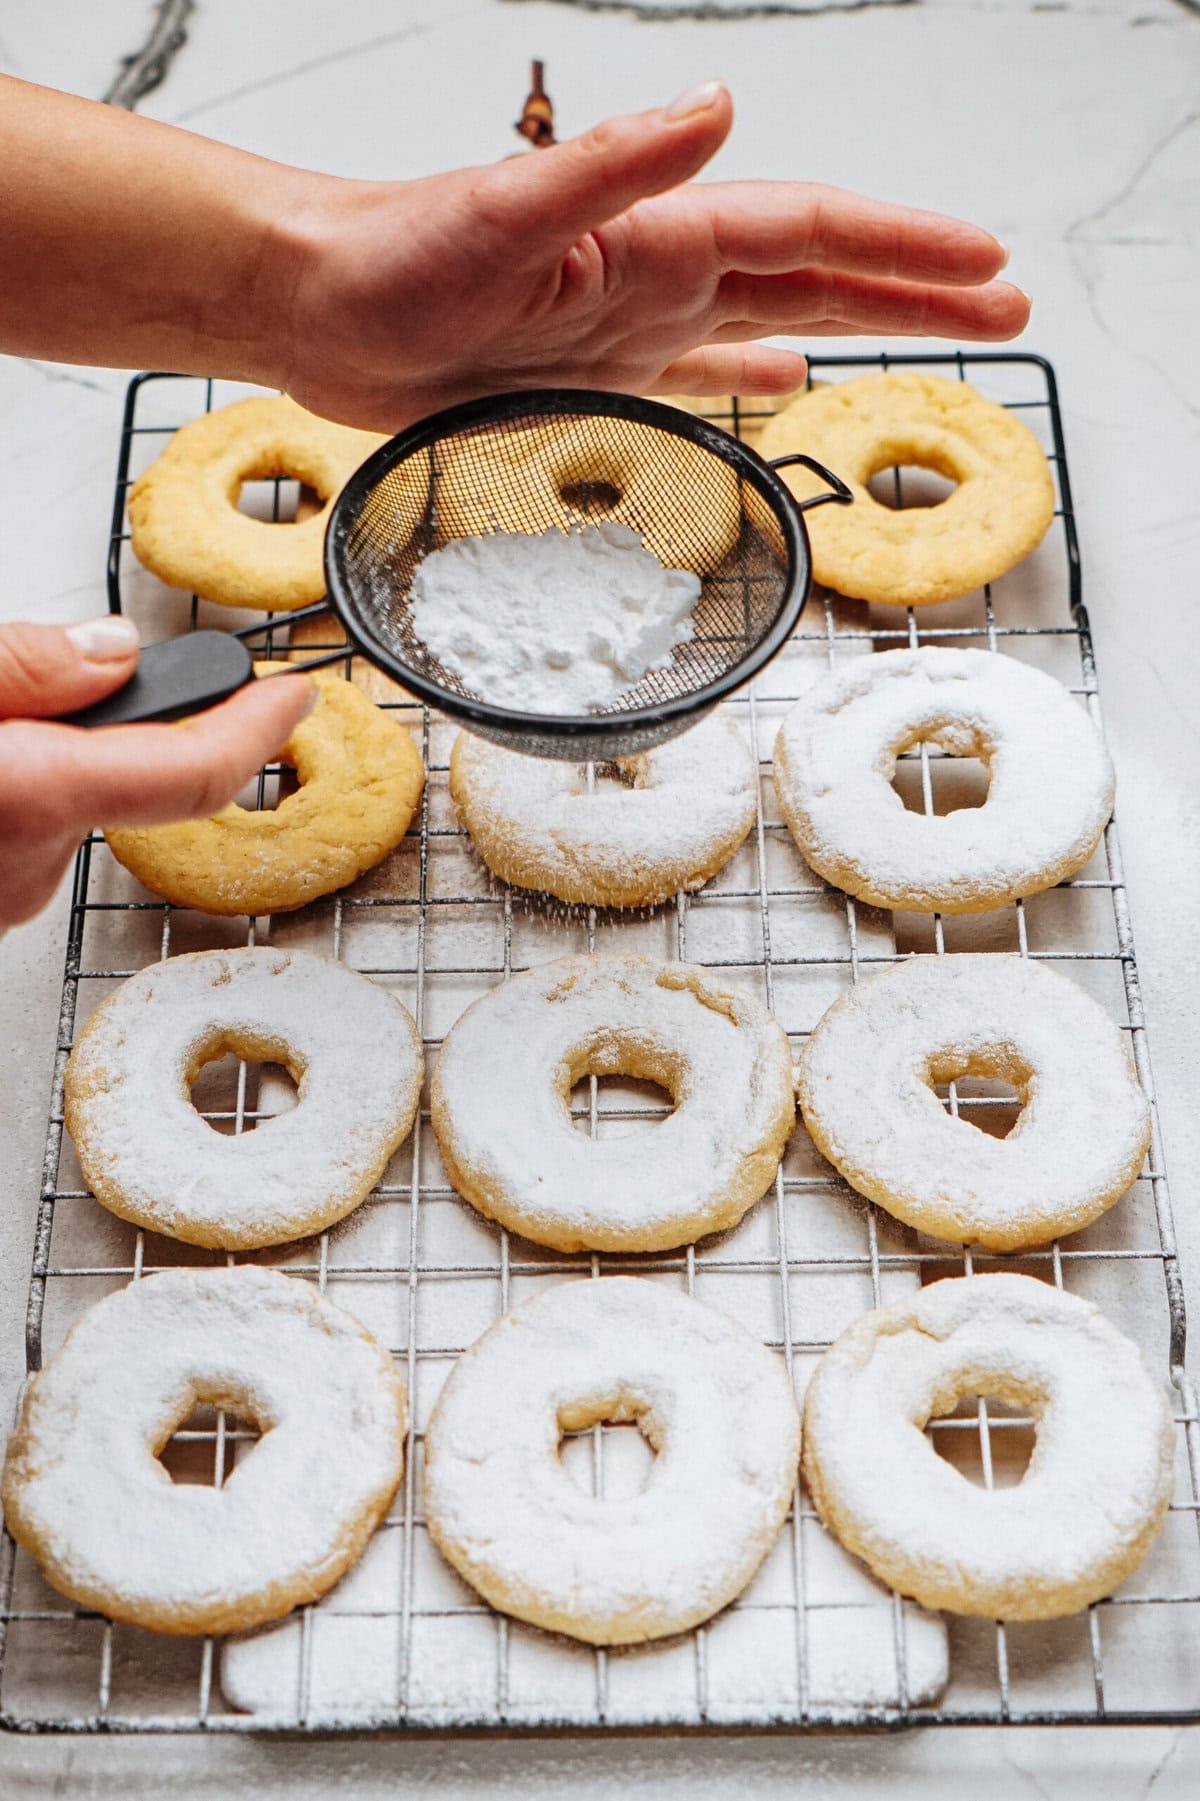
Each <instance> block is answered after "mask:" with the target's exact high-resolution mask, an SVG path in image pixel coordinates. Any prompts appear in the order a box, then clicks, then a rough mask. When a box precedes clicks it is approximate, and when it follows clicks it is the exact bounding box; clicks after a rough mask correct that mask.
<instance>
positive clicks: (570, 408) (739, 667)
mask: <svg viewBox="0 0 1200 1801" xmlns="http://www.w3.org/2000/svg"><path fill="white" fill-rule="evenodd" d="M531 412H532V413H536V412H546V413H553V412H561V413H563V414H584V415H587V414H591V415H593V416H599V417H601V418H608V419H628V420H632V421H634V422H635V423H637V424H641V425H653V426H657V427H658V428H659V429H660V430H663V431H666V432H669V433H671V435H672V436H674V437H676V438H680V439H682V440H683V441H684V442H685V443H688V444H698V445H700V446H701V448H703V449H704V450H707V451H708V452H710V454H712V455H713V456H716V457H719V458H720V459H721V461H722V462H724V463H725V464H727V465H728V466H729V467H730V468H732V469H733V470H734V471H735V472H736V473H737V474H738V475H739V476H740V477H741V478H742V479H743V480H744V481H745V482H746V483H747V484H748V485H749V486H750V487H752V488H754V489H755V490H756V492H757V493H758V494H759V496H760V497H761V498H762V499H763V500H764V501H765V502H766V504H767V505H768V506H769V507H770V509H771V511H772V513H773V514H774V516H775V518H776V520H777V521H778V524H779V528H780V531H781V532H782V534H783V541H784V545H785V547H786V551H787V572H786V576H785V582H784V593H783V599H782V601H781V603H780V607H779V611H778V613H777V615H776V617H775V619H774V621H773V623H772V624H771V626H770V627H769V629H768V630H767V631H766V632H764V633H763V636H762V637H761V638H760V639H759V641H758V643H757V644H756V645H755V646H754V647H753V649H751V650H749V651H747V652H746V654H745V655H744V656H743V657H741V658H740V659H739V660H738V661H737V662H736V663H734V664H732V665H731V666H730V667H729V668H728V669H726V670H725V671H724V672H723V673H722V674H721V675H719V676H714V677H713V678H712V679H711V680H709V681H707V682H704V683H703V684H701V685H700V686H699V687H697V688H694V689H693V690H692V691H691V692H690V693H688V694H683V695H677V696H674V697H672V698H670V699H667V700H663V701H661V702H658V703H657V704H654V705H651V706H640V707H629V708H626V709H623V710H620V711H617V712H611V713H575V714H570V713H526V712H521V711H518V710H517V709H515V708H512V707H502V706H497V705H495V704H494V703H492V702H491V701H485V700H479V699H476V698H474V697H472V696H468V695H463V694H460V693H458V692H457V691H456V690H455V689H453V688H447V687H443V685H442V684H441V683H440V682H438V681H435V680H434V679H433V678H432V677H430V676H428V675H425V674H423V673H422V672H421V671H419V670H417V669H414V668H413V667H412V665H411V664H409V663H407V662H405V661H404V660H403V659H402V658H400V657H397V656H396V655H395V653H394V652H393V651H392V649H391V647H390V645H388V644H387V643H385V642H384V641H383V640H382V638H380V637H379V636H377V635H376V634H375V632H374V631H373V629H372V626H371V622H370V620H369V618H368V617H367V616H366V615H365V613H364V611H363V610H362V609H361V608H360V605H359V602H358V599H357V597H356V596H355V594H354V593H353V591H352V589H351V586H350V583H349V580H348V577H347V566H348V563H349V539H350V533H351V531H352V530H353V528H354V525H355V524H356V522H357V520H358V517H359V514H360V512H361V510H362V508H363V505H364V504H365V502H366V500H367V497H368V496H369V495H370V493H371V491H372V490H373V489H374V488H375V486H376V485H377V484H378V483H379V482H380V481H381V480H382V479H383V477H384V476H385V475H387V474H388V473H389V472H390V471H391V470H392V469H394V468H396V467H397V465H398V464H400V463H403V462H405V461H407V460H408V458H410V457H412V456H415V455H416V454H417V453H418V452H419V451H422V450H426V449H428V448H429V447H430V446H431V445H433V444H435V443H436V442H437V441H438V440H439V439H441V438H444V437H446V436H447V435H449V434H450V433H453V432H458V431H461V430H463V429H464V428H467V427H470V426H476V425H490V424H503V423H505V422H506V421H509V420H514V419H517V418H519V417H522V416H527V415H528V414H530V413H531ZM325 582H326V590H327V594H328V599H329V602H330V604H331V605H332V607H333V610H334V612H335V613H336V614H337V616H338V618H339V619H340V620H341V623H342V625H343V626H344V627H345V629H346V632H347V634H348V636H349V637H350V639H351V641H352V642H353V643H354V645H355V646H356V647H357V649H358V650H360V651H361V652H362V653H363V655H364V656H366V657H369V658H370V660H371V661H372V662H374V663H376V664H378V665H379V667H380V668H382V669H383V670H384V671H385V672H386V673H387V674H388V675H390V676H391V677H392V678H393V679H394V680H395V681H397V682H399V683H400V685H401V687H403V688H406V689H408V691H409V692H410V693H412V694H415V695H416V696H417V697H418V699H420V700H423V701H425V702H426V703H427V704H428V705H430V706H435V707H437V708H438V709H439V710H440V711H441V712H444V713H447V714H449V715H450V716H451V717H452V718H455V719H460V720H462V721H463V722H464V723H466V724H468V725H472V724H473V725H476V726H478V727H479V728H480V729H481V730H482V731H483V732H484V733H485V734H487V735H490V736H496V737H499V736H500V735H501V734H503V735H504V736H506V737H511V738H513V739H517V738H525V739H527V738H531V737H541V738H544V739H545V738H551V739H555V738H556V739H560V740H564V741H570V740H571V739H576V738H585V737H586V738H590V739H593V740H600V741H602V742H611V743H613V744H614V745H615V744H616V742H617V741H618V740H620V739H623V738H628V737H630V736H633V735H637V734H639V733H643V732H649V733H654V732H656V729H657V731H658V732H659V733H661V735H662V736H664V737H665V736H669V735H670V733H669V731H668V730H666V729H664V728H668V727H670V726H671V724H672V723H675V724H676V727H677V729H680V728H679V722H681V721H683V720H686V719H690V718H691V717H692V716H693V715H696V714H700V713H704V712H707V711H708V710H709V709H710V708H711V707H713V706H715V705H716V703H717V702H718V701H720V700H723V699H724V698H725V696H726V695H727V694H730V693H732V692H733V690H734V689H736V688H740V687H742V686H744V684H745V683H746V682H748V681H749V680H750V679H751V677H752V676H754V675H756V674H757V673H758V671H759V670H760V669H761V668H762V667H763V666H764V664H766V663H769V662H770V660H771V658H772V657H773V656H775V655H776V653H777V652H778V651H779V650H781V649H782V647H783V645H784V644H785V643H786V641H787V639H788V638H789V637H790V636H791V634H792V632H793V631H794V630H795V627H796V622H797V620H798V619H799V618H800V615H801V613H802V612H803V610H804V606H805V603H806V602H807V600H808V596H809V592H810V589H811V586H812V555H811V551H810V548H809V541H808V532H807V529H806V527H805V524H804V520H803V518H802V516H801V513H800V510H799V508H798V506H797V503H796V501H795V499H794V497H793V495H792V494H791V492H790V490H789V489H788V488H787V486H786V485H785V483H784V482H783V481H782V480H781V479H780V478H779V476H778V475H776V473H775V471H774V470H773V469H772V468H771V465H770V464H769V463H767V462H764V460H763V458H762V457H760V456H759V455H758V454H757V452H756V451H754V450H751V449H750V448H749V446H748V445H746V444H743V443H742V442H741V440H740V439H738V438H735V437H733V436H731V435H730V433H729V432H725V431H722V430H721V428H720V427H719V426H717V425H713V424H711V423H710V421H709V420H707V419H700V418H696V417H694V416H693V415H692V414H690V413H685V412H683V411H682V410H681V409H680V408H678V407H673V406H669V405H667V404H665V403H663V402H661V401H657V400H648V399H646V398H645V397H644V396H641V395H633V394H619V393H614V392H610V391H608V390H603V389H592V388H522V389H520V390H516V391H513V392H511V393H504V394H493V395H488V396H485V397H484V398H483V399H481V400H468V401H463V402H461V403H460V404H459V405H457V406H452V407H447V408H445V409H444V410H443V411H442V412H440V413H433V414H431V415H430V416H429V417H428V418H426V419H422V420H420V421H419V422H418V423H417V424H416V425H412V426H409V427H408V428H407V430H405V431H402V432H400V433H398V434H397V436H396V437H394V438H390V439H389V440H388V442H387V443H386V444H381V445H380V447H379V449H378V450H376V451H373V452H372V454H371V455H370V456H369V457H368V458H367V460H366V462H365V463H363V464H362V465H361V467H360V468H359V469H357V470H356V471H355V473H354V474H353V475H352V476H351V477H350V480H349V481H348V482H347V483H346V486H345V487H344V488H343V489H342V491H341V493H340V494H339V495H338V497H337V499H336V500H335V501H334V504H333V506H332V508H331V509H330V514H329V522H328V525H327V526H326V531H325Z"/></svg>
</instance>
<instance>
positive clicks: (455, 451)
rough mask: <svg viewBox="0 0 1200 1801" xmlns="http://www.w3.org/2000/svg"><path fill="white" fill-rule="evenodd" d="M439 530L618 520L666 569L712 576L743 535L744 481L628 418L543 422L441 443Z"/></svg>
mask: <svg viewBox="0 0 1200 1801" xmlns="http://www.w3.org/2000/svg"><path fill="white" fill-rule="evenodd" d="M437 469H438V473H439V476H440V479H439V481H438V483H437V505H438V527H439V530H440V531H441V532H443V533H444V534H445V536H446V537H448V538H466V537H471V536H475V535H477V534H482V533H486V532H497V531H499V532H543V531H546V530H548V529H549V528H552V527H553V528H557V529H558V530H563V529H565V527H566V526H567V524H568V523H569V522H570V521H572V520H574V521H576V522H577V523H588V524H592V525H596V524H599V523H600V522H601V521H603V520H611V521H613V522H614V523H616V524H618V525H627V526H629V527H630V528H631V530H633V531H635V532H638V533H640V535H641V538H642V541H643V543H644V544H645V546H646V549H647V550H649V551H652V552H653V554H654V555H655V556H656V557H657V558H658V560H659V562H660V563H661V564H662V565H663V567H664V568H665V569H690V570H691V571H692V572H693V574H695V575H705V574H707V573H708V572H709V571H711V570H713V569H715V568H716V567H717V565H718V564H719V563H720V562H721V560H722V559H723V558H724V556H725V555H726V554H727V552H728V551H729V550H730V548H731V547H732V546H733V544H734V543H735V542H736V540H737V536H738V533H739V531H740V530H741V523H742V503H741V496H740V492H739V487H738V477H737V475H736V474H735V472H734V470H733V469H732V468H729V467H728V466H727V465H726V464H724V463H723V462H722V461H721V460H720V458H718V457H714V456H713V454H712V452H711V451H708V450H705V449H704V448H703V447H702V446H700V445H698V444H692V443H689V442H688V441H687V440H686V439H684V438H678V437H676V436H675V435H674V433H673V432H669V431H662V430H657V429H655V428H654V427H653V426H649V425H639V426H638V427H637V428H636V431H635V432H631V429H630V428H629V427H628V426H627V425H626V426H624V428H622V422H621V421H619V420H616V421H613V420H605V419H600V418H597V419H588V420H578V419H576V420H563V421H561V422H559V423H554V422H547V421H546V420H540V421H538V422H537V423H536V424H535V425H533V426H531V427H530V428H528V429H524V430H508V431H504V432H496V433H493V434H491V435H490V436H489V438H488V441H487V446H486V453H482V452H481V447H480V444H479V441H478V439H477V437H475V436H467V437H463V438H461V439H454V438H450V439H447V440H446V441H445V442H444V443H443V444H441V445H439V446H438V450H437Z"/></svg>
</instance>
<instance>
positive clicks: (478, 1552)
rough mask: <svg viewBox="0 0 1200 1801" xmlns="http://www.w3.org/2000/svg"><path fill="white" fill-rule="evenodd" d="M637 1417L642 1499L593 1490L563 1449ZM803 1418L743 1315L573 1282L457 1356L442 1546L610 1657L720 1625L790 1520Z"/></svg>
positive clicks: (435, 1461) (438, 1455) (439, 1492)
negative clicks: (609, 1648) (645, 1473)
mask: <svg viewBox="0 0 1200 1801" xmlns="http://www.w3.org/2000/svg"><path fill="white" fill-rule="evenodd" d="M602 1421H611V1422H613V1423H614V1424H615V1423H619V1422H636V1424H637V1425H638V1426H639V1427H640V1429H641V1431H642V1433H643V1435H644V1436H645V1437H646V1439H647V1440H648V1441H649V1443H650V1445H651V1446H652V1448H653V1449H654V1450H655V1451H656V1452H657V1458H656V1461H655V1464H654V1468H653V1470H652V1471H651V1474H650V1477H649V1480H648V1481H647V1483H646V1486H645V1488H644V1489H643V1491H642V1492H641V1494H638V1495H633V1496H631V1497H629V1498H627V1499H620V1500H618V1499H616V1498H612V1499H606V1498H604V1497H602V1496H599V1495H593V1494H585V1493H584V1491H583V1490H582V1489H581V1488H579V1487H578V1486H577V1485H576V1483H575V1482H574V1481H573V1480H572V1478H571V1476H570V1475H569V1474H568V1473H567V1471H566V1470H565V1469H564V1467H563V1464H562V1462H561V1460H560V1457H559V1442H560V1440H561V1438H562V1435H563V1433H564V1432H580V1431H584V1430H586V1429H587V1428H588V1427H590V1426H593V1425H597V1424H599V1423H600V1422H602ZM799 1449H800V1422H799V1419H798V1418H797V1414H796V1403H795V1399H794V1397H793V1394H792V1389H791V1384H790V1383H789V1381H788V1378H787V1373H786V1371H785V1369H784V1365H783V1362H782V1360H781V1359H780V1358H778V1357H776V1356H775V1355H774V1354H773V1353H772V1352H770V1351H768V1350H767V1349H766V1348H765V1347H764V1346H763V1345H761V1344H760V1343H759V1342H758V1340H757V1339H755V1338H752V1337H751V1336H750V1334H749V1333H748V1332H747V1331H746V1330H745V1329H744V1328H743V1327H742V1326H739V1325H737V1324H736V1323H735V1322H734V1321H733V1320H731V1319H728V1318H726V1317H725V1315H724V1314H721V1313H718V1312H716V1311H715V1310H714V1309H712V1308H710V1307H705V1306H702V1305H701V1303H700V1302H698V1301H693V1300H690V1299H689V1298H688V1296H687V1295H684V1294H679V1293H677V1292H676V1291H674V1290H673V1289H667V1288H663V1287H660V1286H659V1285H658V1284H657V1283H653V1282H647V1281H645V1280H643V1279H640V1278H638V1277H634V1276H611V1277H606V1278H604V1279H603V1280H601V1281H598V1282H590V1281H583V1282H568V1283H561V1284H559V1285H557V1286H556V1287H554V1288H552V1289H551V1290H550V1291H549V1292H548V1293H546V1294H544V1295H541V1296H539V1298H538V1299H537V1300H534V1301H531V1302H529V1303H527V1304H526V1305H525V1306H523V1307H519V1308H517V1309H516V1311H515V1312H513V1313H508V1314H506V1315H505V1316H504V1317H503V1318H502V1319H500V1320H498V1321H497V1322H496V1324H495V1325H494V1326H493V1327H492V1328H491V1329H490V1331H488V1332H485V1333H484V1335H483V1337H482V1338H481V1339H479V1340H478V1342H477V1343H476V1344H474V1345H472V1347H471V1349H470V1350H469V1351H467V1352H465V1353H464V1354H463V1356H461V1357H460V1358H459V1359H458V1362H457V1363H456V1364H455V1366H454V1368H453V1369H452V1370H451V1372H450V1375H449V1377H448V1379H447V1381H446V1384H445V1386H444V1387H443V1389H442V1391H441V1394H440V1395H439V1397H438V1400H437V1403H436V1405H435V1407H434V1410H433V1414H432V1416H431V1418H430V1421H429V1427H428V1430H427V1432H426V1436H425V1517H426V1519H427V1520H428V1523H429V1530H430V1533H431V1534H432V1536H433V1539H434V1541H435V1543H436V1544H437V1546H438V1548H439V1549H440V1550H441V1552H442V1554H443V1556H445V1557H446V1558H447V1559H448V1560H449V1562H450V1563H452V1564H453V1565H454V1568H455V1569H456V1570H458V1572H459V1574H460V1575H462V1576H465V1577H466V1579H467V1581H468V1582H470V1583H471V1584H472V1586H473V1587H474V1588H476V1589H478V1590H479V1592H480V1594H482V1595H483V1596H484V1597H485V1599H486V1600H488V1601H490V1602H491V1604H492V1606H493V1607H498V1608H499V1609H500V1610H501V1611H502V1612H504V1613H509V1614H513V1615H514V1616H515V1617H516V1618H517V1619H521V1620H529V1621H530V1622H531V1623H532V1624H533V1625H535V1626H543V1627H546V1628H547V1629H548V1630H551V1631H555V1632H565V1633H569V1634H570V1636H571V1637H572V1638H578V1639H583V1640H584V1641H585V1642H586V1643H588V1644H592V1645H628V1644H637V1643H639V1642H641V1641H643V1640H645V1639H653V1638H664V1637H666V1636H667V1635H668V1634H670V1633H673V1632H684V1631H686V1630H687V1629H688V1628H689V1627H691V1626H695V1625H698V1624H699V1623H700V1622H701V1621H702V1620H707V1619H709V1618H711V1616H712V1615H713V1614H714V1613H716V1612H718V1610H719V1609H720V1608H722V1607H724V1606H725V1605H726V1603H727V1602H729V1601H731V1600H732V1599H733V1597H734V1596H735V1595H736V1594H738V1593H739V1592H740V1591H741V1590H742V1589H743V1588H744V1587H745V1586H746V1584H747V1582H749V1580H750V1578H751V1576H752V1575H753V1574H754V1572H755V1570H756V1569H757V1568H758V1566H759V1564H760V1563H761V1562H762V1560H763V1558H764V1557H765V1556H766V1554H767V1552H768V1551H769V1549H770V1548H771V1545H772V1544H773V1542H774V1540H775V1537H776V1534H777V1533H778V1531H779V1528H780V1526H781V1525H782V1523H783V1519H784V1516H785V1514H786V1513H787V1509H788V1503H789V1501H790V1499H791V1496H792V1492H793V1489H794V1487H795V1482H796V1462H797V1457H798V1455H799Z"/></svg>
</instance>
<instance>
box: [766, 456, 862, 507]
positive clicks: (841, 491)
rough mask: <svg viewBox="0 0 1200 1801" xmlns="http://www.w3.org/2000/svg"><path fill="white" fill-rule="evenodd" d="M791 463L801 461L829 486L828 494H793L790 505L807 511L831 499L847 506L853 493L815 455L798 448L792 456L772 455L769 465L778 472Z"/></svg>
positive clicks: (823, 504) (788, 467)
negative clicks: (799, 497)
mask: <svg viewBox="0 0 1200 1801" xmlns="http://www.w3.org/2000/svg"><path fill="white" fill-rule="evenodd" d="M793 463H803V464H804V467H805V468H806V469H811V470H812V472H813V474H814V475H819V476H820V478H821V480H822V481H823V482H828V483H829V487H830V492H829V493H828V494H810V495H809V497H808V499H807V500H797V499H796V497H795V495H793V496H792V505H793V506H794V507H795V509H796V511H797V512H798V513H807V512H808V511H809V509H810V508H811V507H823V506H825V505H826V503H827V502H829V501H831V500H832V501H834V502H836V504H837V505H838V506H840V507H848V506H849V505H850V504H851V503H852V502H853V500H854V495H853V494H852V493H851V491H850V489H849V488H848V487H847V486H846V484H845V482H844V481H843V480H842V478H841V476H840V475H835V474H834V473H833V470H832V469H826V467H825V465H824V463H818V461H817V459H816V457H809V456H805V455H804V453H803V451H799V450H798V451H796V452H795V454H794V455H792V456H786V457H774V458H773V459H772V461H771V467H772V469H774V470H775V471H776V472H778V471H779V470H780V469H790V468H791V467H792V465H793Z"/></svg>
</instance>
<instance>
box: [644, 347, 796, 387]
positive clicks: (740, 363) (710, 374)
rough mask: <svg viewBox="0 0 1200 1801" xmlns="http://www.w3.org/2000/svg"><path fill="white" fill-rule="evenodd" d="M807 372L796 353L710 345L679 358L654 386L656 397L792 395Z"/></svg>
mask: <svg viewBox="0 0 1200 1801" xmlns="http://www.w3.org/2000/svg"><path fill="white" fill-rule="evenodd" d="M807 373H808V364H807V363H806V362H805V360H804V358H803V357H802V356H801V355H800V353H799V351H796V350H780V349H777V348H776V347H775V346H774V345H771V344H739V345H737V346H734V345H721V344H706V345H704V346H703V347H702V348H701V349H699V350H691V351H689V352H688V354H687V355H686V356H681V357H677V358H676V360H675V361H674V362H673V363H670V364H668V366H667V367H666V369H664V370H663V372H662V374H661V375H660V376H659V377H658V380H657V381H656V382H654V383H653V384H652V386H653V390H654V392H655V393H656V394H790V393H791V391H792V389H793V388H798V387H799V386H800V385H801V383H802V382H803V380H804V378H805V376H806V375H807Z"/></svg>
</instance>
